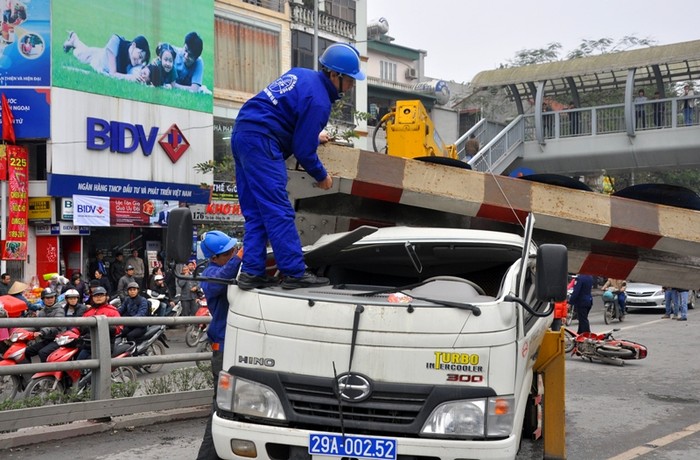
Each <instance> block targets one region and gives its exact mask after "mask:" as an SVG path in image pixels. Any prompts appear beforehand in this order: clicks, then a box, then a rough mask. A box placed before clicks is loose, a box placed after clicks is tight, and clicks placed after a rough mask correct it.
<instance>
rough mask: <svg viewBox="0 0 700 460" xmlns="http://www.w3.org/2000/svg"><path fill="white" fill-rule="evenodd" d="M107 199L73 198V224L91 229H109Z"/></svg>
mask: <svg viewBox="0 0 700 460" xmlns="http://www.w3.org/2000/svg"><path fill="white" fill-rule="evenodd" d="M109 222H110V206H109V197H105V196H85V195H75V196H73V223H74V224H75V225H89V226H92V227H109Z"/></svg>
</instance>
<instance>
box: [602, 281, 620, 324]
mask: <svg viewBox="0 0 700 460" xmlns="http://www.w3.org/2000/svg"><path fill="white" fill-rule="evenodd" d="M624 318H625V315H623V314H622V313H621V312H620V304H619V302H618V299H617V293H616V292H614V291H612V290H609V289H608V290H606V291H605V292H603V320H604V321H605V324H610V323H612V321H613V320H614V319H616V320H618V321H620V322H622V321H623V320H624Z"/></svg>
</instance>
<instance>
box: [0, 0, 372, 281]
mask: <svg viewBox="0 0 700 460" xmlns="http://www.w3.org/2000/svg"><path fill="white" fill-rule="evenodd" d="M16 3H18V4H19V5H21V7H22V8H23V9H24V11H23V13H22V15H23V16H24V19H21V18H20V19H15V22H14V23H10V20H3V29H2V30H3V35H2V37H1V38H0V45H3V46H4V48H3V47H0V48H2V52H3V55H4V56H5V57H7V58H9V59H12V61H11V62H12V69H13V71H14V74H12V75H10V76H5V77H2V79H1V80H0V85H2V86H4V88H2V89H0V91H1V92H3V93H5V94H7V96H8V98H9V99H10V101H11V102H10V107H11V109H12V110H13V113H14V115H15V121H14V124H13V126H14V127H15V130H16V135H17V144H18V145H20V146H23V147H26V149H27V152H28V165H29V167H28V175H29V181H28V190H29V216H28V217H29V219H28V231H27V235H28V237H27V257H26V259H25V260H17V261H2V265H3V267H2V270H3V271H8V272H11V273H12V274H13V276H14V278H15V279H24V280H25V281H29V280H30V279H31V278H32V277H34V276H36V277H38V278H39V279H41V275H43V274H45V273H53V272H58V273H63V274H65V275H66V276H70V275H71V274H72V273H74V272H82V273H85V272H86V271H87V268H88V267H89V266H90V263H91V262H92V261H93V260H94V258H95V255H96V253H97V252H98V251H100V252H102V253H104V254H105V260H106V261H110V260H112V258H113V257H114V256H115V255H116V253H117V252H118V251H122V252H124V253H128V252H130V251H131V250H132V249H136V250H138V251H139V255H140V256H141V257H142V258H143V259H144V260H145V261H146V264H147V266H148V269H149V270H150V268H151V267H153V266H154V265H156V264H157V260H158V256H159V255H162V252H163V249H164V241H165V235H166V232H167V215H168V212H169V211H170V210H171V209H173V208H175V207H179V206H188V207H190V208H191V209H192V211H193V216H194V218H195V223H196V224H197V225H198V226H199V227H200V228H212V227H217V228H222V229H225V230H227V231H230V232H232V233H236V232H240V229H241V224H242V217H241V216H240V208H239V207H238V206H237V200H236V189H235V183H234V182H233V171H232V168H230V167H229V169H228V170H227V169H226V168H223V169H217V170H212V169H211V167H210V166H211V164H212V163H213V162H215V161H218V162H224V163H225V162H226V161H229V162H230V135H231V131H232V127H233V124H234V123H235V118H236V115H237V113H238V110H239V109H240V107H241V106H242V105H243V103H244V102H245V101H246V100H247V99H249V98H250V97H251V96H253V95H254V94H256V93H257V92H258V91H260V90H261V89H262V88H263V87H265V86H266V85H267V84H268V83H269V82H270V81H272V80H274V79H275V78H277V76H279V75H280V74H281V73H282V72H284V71H285V70H287V69H288V68H290V67H292V66H295V65H299V66H307V67H312V66H313V61H314V59H315V58H314V52H313V43H314V42H315V41H316V37H318V43H319V46H318V48H317V51H316V52H317V53H319V54H320V53H322V51H323V49H325V47H326V46H328V45H329V44H331V43H334V42H355V41H363V40H364V39H365V36H366V35H365V26H364V24H365V22H366V21H365V19H364V18H365V17H366V7H365V0H358V1H355V0H328V1H319V2H318V6H317V8H318V14H319V16H318V17H319V19H318V22H316V21H315V20H314V17H315V16H314V2H313V1H296V0H294V1H289V2H288V1H285V0H247V1H243V0H216V1H214V0H203V1H198V2H196V8H193V7H192V2H189V1H186V0H171V1H169V2H165V1H161V0H154V1H152V2H142V1H138V0H115V2H110V3H109V5H107V4H103V3H102V2H87V3H86V2H83V1H81V0H64V1H62V2H50V0H32V1H31V2H26V3H23V2H21V1H19V2H16ZM76 12H79V13H80V14H76ZM358 20H359V24H358ZM20 24H21V27H19V26H20ZM314 24H317V26H316V27H314ZM358 30H359V31H360V32H359V33H358ZM192 33H194V35H196V36H197V37H199V41H197V40H195V41H194V42H190V41H189V38H188V37H190V36H191V34H192ZM144 40H145V41H146V42H147V44H148V46H147V49H144V48H146V46H145V45H144ZM193 43H194V44H193ZM197 43H199V45H197ZM310 44H311V48H310ZM198 48H199V49H198ZM358 48H359V49H360V52H361V54H362V55H363V56H366V48H365V45H364V44H363V42H362V43H360V45H358ZM168 50H171V51H170V54H171V56H168V53H169V51H168ZM310 50H311V54H309V51H310ZM186 52H187V53H189V54H190V55H194V54H197V52H199V56H197V59H195V60H190V64H191V65H190V66H188V63H187V62H186V61H187V59H186ZM173 61H174V62H173ZM191 61H194V63H193V64H192V63H191ZM6 62H8V61H6ZM169 62H170V63H171V64H170V65H169V64H168V63H169ZM172 64H174V67H175V68H176V70H177V69H180V70H181V72H180V74H184V75H189V79H186V81H182V82H180V83H177V84H176V82H175V81H173V80H172V73H171V72H170V70H169V68H172ZM196 69H199V70H196ZM366 100H367V95H366V86H364V85H359V87H358V88H357V89H355V90H354V94H352V95H351V98H350V104H349V105H350V106H352V107H353V110H360V111H364V110H366ZM358 101H359V102H358ZM347 116H348V117H349V118H350V121H348V122H349V123H352V111H350V110H349V111H347ZM341 118H342V117H341ZM355 129H356V130H357V131H358V132H360V133H361V134H364V135H366V126H364V125H358V126H355ZM194 237H196V235H193V238H194Z"/></svg>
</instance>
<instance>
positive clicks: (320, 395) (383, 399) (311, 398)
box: [284, 382, 428, 425]
mask: <svg viewBox="0 0 700 460" xmlns="http://www.w3.org/2000/svg"><path fill="white" fill-rule="evenodd" d="M284 389H285V393H286V396H287V399H288V401H289V404H290V405H291V407H292V408H293V409H294V411H295V412H296V413H297V414H299V415H302V416H311V417H321V418H326V419H329V420H338V419H339V418H340V414H339V408H338V398H337V397H336V396H335V392H334V391H333V388H332V387H330V386H311V385H308V384H307V385H300V384H294V383H291V382H284ZM427 397H428V393H427V392H426V393H403V392H389V391H382V390H381V389H380V388H378V389H375V391H374V392H373V393H372V396H371V397H370V398H369V399H367V400H365V401H363V402H361V403H352V404H350V403H343V420H344V421H347V422H350V421H353V422H362V423H382V424H392V425H409V424H411V423H413V422H414V421H415V419H416V417H417V416H418V414H419V413H420V411H421V409H422V408H423V406H424V405H425V401H426V399H427Z"/></svg>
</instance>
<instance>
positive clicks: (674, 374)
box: [0, 302, 700, 460]
mask: <svg viewBox="0 0 700 460" xmlns="http://www.w3.org/2000/svg"><path fill="white" fill-rule="evenodd" d="M698 311H700V310H691V311H690V313H689V315H688V317H689V321H687V322H679V321H673V320H668V319H661V315H662V311H659V310H655V311H651V312H636V313H630V314H628V315H627V317H626V320H625V321H624V322H623V323H617V322H615V323H614V324H613V325H611V326H606V325H605V324H604V322H603V314H602V308H601V305H600V304H599V302H596V305H594V308H593V311H592V312H591V315H590V320H591V326H592V329H593V331H594V332H604V331H608V330H610V329H612V327H615V328H618V327H619V328H621V330H620V331H619V332H617V333H616V334H615V335H616V336H617V337H618V338H626V339H629V340H634V341H637V342H640V343H642V344H644V345H646V346H647V347H648V349H649V356H648V357H647V358H646V359H644V360H639V361H627V362H626V363H625V365H624V366H622V367H618V366H611V365H607V364H600V363H591V362H588V361H583V360H581V359H580V358H577V357H567V358H566V389H567V395H566V409H565V410H566V446H567V458H568V459H570V460H596V459H614V460H628V459H633V458H640V459H645V460H650V459H658V460H680V459H695V458H700V379H698V378H697V375H699V374H700V360H697V359H694V358H695V353H696V349H697V338H698V337H700V315H698V313H697V312H698ZM572 326H573V328H574V329H575V327H576V323H574V324H573V325H572ZM169 335H172V342H173V345H174V346H173V349H172V352H175V350H176V349H178V348H179V347H180V346H182V347H184V348H182V349H183V350H185V349H186V347H185V346H184V344H182V345H179V344H178V343H179V339H178V334H177V333H174V334H169ZM169 352H170V351H169ZM204 423H205V420H204V419H195V420H189V421H183V422H174V423H167V424H161V425H153V426H148V427H140V428H136V429H134V430H131V431H129V430H118V431H116V432H107V433H102V434H98V435H91V436H84V437H81V438H73V439H65V440H62V441H60V442H50V443H45V444H39V445H34V446H31V447H27V448H18V449H14V450H12V451H5V452H2V451H0V457H1V458H3V459H20V458H22V459H43V458H51V459H52V460H83V459H101V460H117V459H122V458H148V459H155V460H158V459H189V458H195V456H196V452H197V449H198V447H199V443H200V440H201V434H202V433H203V430H204ZM534 458H542V443H541V442H536V443H533V442H530V441H524V442H523V447H522V450H521V452H520V454H519V455H518V459H520V460H524V459H534Z"/></svg>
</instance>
